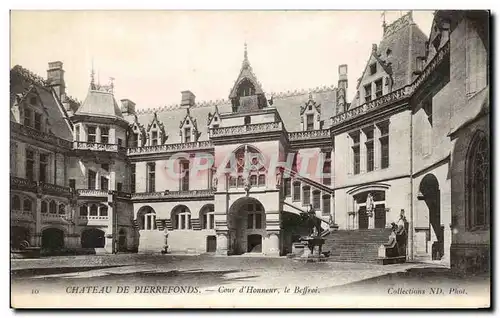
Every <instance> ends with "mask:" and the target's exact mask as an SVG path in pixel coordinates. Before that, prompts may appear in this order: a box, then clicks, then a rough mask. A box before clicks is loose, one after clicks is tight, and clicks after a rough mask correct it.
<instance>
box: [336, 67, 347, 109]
mask: <svg viewBox="0 0 500 318" xmlns="http://www.w3.org/2000/svg"><path fill="white" fill-rule="evenodd" d="M346 98H347V64H341V65H339V82H338V85H337V114H339V113H343V112H345V111H346V110H347V107H346V106H347V101H346Z"/></svg>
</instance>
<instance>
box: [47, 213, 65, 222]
mask: <svg viewBox="0 0 500 318" xmlns="http://www.w3.org/2000/svg"><path fill="white" fill-rule="evenodd" d="M41 216H42V220H47V221H49V220H50V221H56V220H61V221H69V220H71V214H69V213H65V214H57V213H42V214H41Z"/></svg>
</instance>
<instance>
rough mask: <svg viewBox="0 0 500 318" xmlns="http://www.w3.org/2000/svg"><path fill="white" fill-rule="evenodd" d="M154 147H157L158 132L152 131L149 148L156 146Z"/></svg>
mask: <svg viewBox="0 0 500 318" xmlns="http://www.w3.org/2000/svg"><path fill="white" fill-rule="evenodd" d="M156 145H158V132H157V131H152V132H151V146H156Z"/></svg>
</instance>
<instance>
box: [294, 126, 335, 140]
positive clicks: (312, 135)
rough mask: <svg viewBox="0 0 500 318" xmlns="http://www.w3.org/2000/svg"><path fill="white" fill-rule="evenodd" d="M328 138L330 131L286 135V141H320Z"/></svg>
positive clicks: (309, 131) (310, 131) (300, 132)
mask: <svg viewBox="0 0 500 318" xmlns="http://www.w3.org/2000/svg"><path fill="white" fill-rule="evenodd" d="M322 138H330V129H323V130H308V131H298V132H291V133H288V140H290V141H296V140H309V139H322Z"/></svg>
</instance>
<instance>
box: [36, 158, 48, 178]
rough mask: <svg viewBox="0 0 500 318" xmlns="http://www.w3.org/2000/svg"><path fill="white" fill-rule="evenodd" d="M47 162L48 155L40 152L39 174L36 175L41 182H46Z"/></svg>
mask: <svg viewBox="0 0 500 318" xmlns="http://www.w3.org/2000/svg"><path fill="white" fill-rule="evenodd" d="M48 164H49V155H47V154H42V153H41V154H40V164H39V166H40V174H39V176H38V180H39V181H42V182H47V175H48V173H47V172H48V171H47V168H48Z"/></svg>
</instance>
